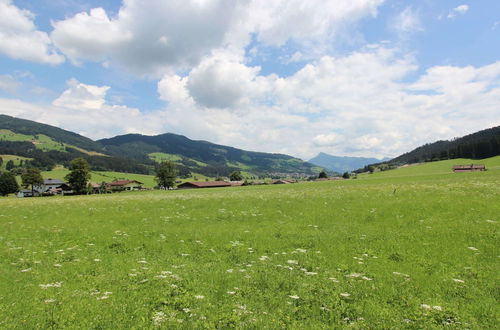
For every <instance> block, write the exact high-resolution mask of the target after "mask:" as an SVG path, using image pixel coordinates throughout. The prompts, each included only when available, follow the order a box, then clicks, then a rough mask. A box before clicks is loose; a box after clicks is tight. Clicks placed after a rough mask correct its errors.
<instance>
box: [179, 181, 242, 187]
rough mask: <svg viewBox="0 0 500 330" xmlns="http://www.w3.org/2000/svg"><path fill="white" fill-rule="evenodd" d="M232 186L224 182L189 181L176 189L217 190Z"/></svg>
mask: <svg viewBox="0 0 500 330" xmlns="http://www.w3.org/2000/svg"><path fill="white" fill-rule="evenodd" d="M231 186H232V185H231V184H230V183H229V182H226V181H200V182H195V181H189V182H184V183H183V184H180V185H178V186H177V188H178V189H195V188H217V187H231Z"/></svg>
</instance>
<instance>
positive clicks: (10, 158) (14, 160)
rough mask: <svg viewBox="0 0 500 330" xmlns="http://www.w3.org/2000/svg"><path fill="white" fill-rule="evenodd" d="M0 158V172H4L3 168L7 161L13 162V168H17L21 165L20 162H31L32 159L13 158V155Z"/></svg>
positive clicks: (0, 156)
mask: <svg viewBox="0 0 500 330" xmlns="http://www.w3.org/2000/svg"><path fill="white" fill-rule="evenodd" d="M0 158H2V159H3V162H2V165H0V170H4V171H5V166H6V165H7V162H8V161H9V160H12V161H13V162H14V165H15V166H19V164H20V163H21V160H31V159H32V158H27V157H21V156H15V155H0Z"/></svg>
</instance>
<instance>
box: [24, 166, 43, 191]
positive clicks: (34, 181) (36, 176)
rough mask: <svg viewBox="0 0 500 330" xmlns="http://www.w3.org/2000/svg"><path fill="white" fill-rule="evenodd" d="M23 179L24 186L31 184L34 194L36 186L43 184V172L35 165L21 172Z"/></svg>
mask: <svg viewBox="0 0 500 330" xmlns="http://www.w3.org/2000/svg"><path fill="white" fill-rule="evenodd" d="M21 180H22V181H23V186H25V187H28V186H30V185H31V194H33V190H34V186H41V185H42V184H43V177H42V173H40V170H39V169H37V168H35V167H31V168H27V169H26V170H25V171H24V172H23V173H22V174H21Z"/></svg>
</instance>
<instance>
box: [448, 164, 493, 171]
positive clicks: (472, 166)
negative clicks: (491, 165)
mask: <svg viewBox="0 0 500 330" xmlns="http://www.w3.org/2000/svg"><path fill="white" fill-rule="evenodd" d="M474 168H486V166H484V165H482V164H470V165H453V169H457V170H461V169H474Z"/></svg>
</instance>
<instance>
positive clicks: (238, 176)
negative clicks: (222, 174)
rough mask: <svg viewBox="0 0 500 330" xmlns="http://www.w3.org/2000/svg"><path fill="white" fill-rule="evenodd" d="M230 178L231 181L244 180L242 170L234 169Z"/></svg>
mask: <svg viewBox="0 0 500 330" xmlns="http://www.w3.org/2000/svg"><path fill="white" fill-rule="evenodd" d="M229 180H231V181H241V180H243V175H241V172H240V171H234V172H233V173H231V175H230V176H229Z"/></svg>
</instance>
